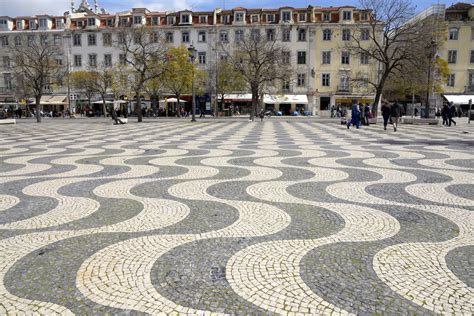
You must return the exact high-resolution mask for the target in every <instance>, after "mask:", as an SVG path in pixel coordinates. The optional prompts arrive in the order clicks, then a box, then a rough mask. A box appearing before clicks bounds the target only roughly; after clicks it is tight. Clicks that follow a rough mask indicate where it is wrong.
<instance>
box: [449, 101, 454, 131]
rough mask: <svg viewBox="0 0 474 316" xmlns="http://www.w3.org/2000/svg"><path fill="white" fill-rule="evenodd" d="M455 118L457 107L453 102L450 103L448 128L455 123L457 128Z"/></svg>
mask: <svg viewBox="0 0 474 316" xmlns="http://www.w3.org/2000/svg"><path fill="white" fill-rule="evenodd" d="M454 116H456V107H455V106H454V104H453V102H450V103H449V106H448V126H451V123H454V126H456V121H454V120H453V117H454Z"/></svg>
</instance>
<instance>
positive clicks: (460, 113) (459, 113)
mask: <svg viewBox="0 0 474 316" xmlns="http://www.w3.org/2000/svg"><path fill="white" fill-rule="evenodd" d="M458 117H462V110H461V107H459V108H458Z"/></svg>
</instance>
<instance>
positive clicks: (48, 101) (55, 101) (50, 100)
mask: <svg viewBox="0 0 474 316" xmlns="http://www.w3.org/2000/svg"><path fill="white" fill-rule="evenodd" d="M41 104H43V105H62V104H67V96H66V95H44V96H42V97H41Z"/></svg>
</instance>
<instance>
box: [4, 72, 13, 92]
mask: <svg viewBox="0 0 474 316" xmlns="http://www.w3.org/2000/svg"><path fill="white" fill-rule="evenodd" d="M3 81H5V89H6V90H11V89H12V87H13V86H12V75H11V74H3Z"/></svg>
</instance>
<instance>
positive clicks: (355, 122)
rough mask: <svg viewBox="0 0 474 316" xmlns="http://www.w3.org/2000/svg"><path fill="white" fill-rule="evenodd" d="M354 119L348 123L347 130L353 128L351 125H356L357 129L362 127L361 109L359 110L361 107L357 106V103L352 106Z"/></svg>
mask: <svg viewBox="0 0 474 316" xmlns="http://www.w3.org/2000/svg"><path fill="white" fill-rule="evenodd" d="M351 114H352V118H351V120H350V121H349V122H347V128H348V129H349V128H350V127H351V124H352V125H355V127H356V128H359V127H360V116H361V113H360V109H359V106H358V105H357V103H355V102H354V104H353V105H352V112H351Z"/></svg>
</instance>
